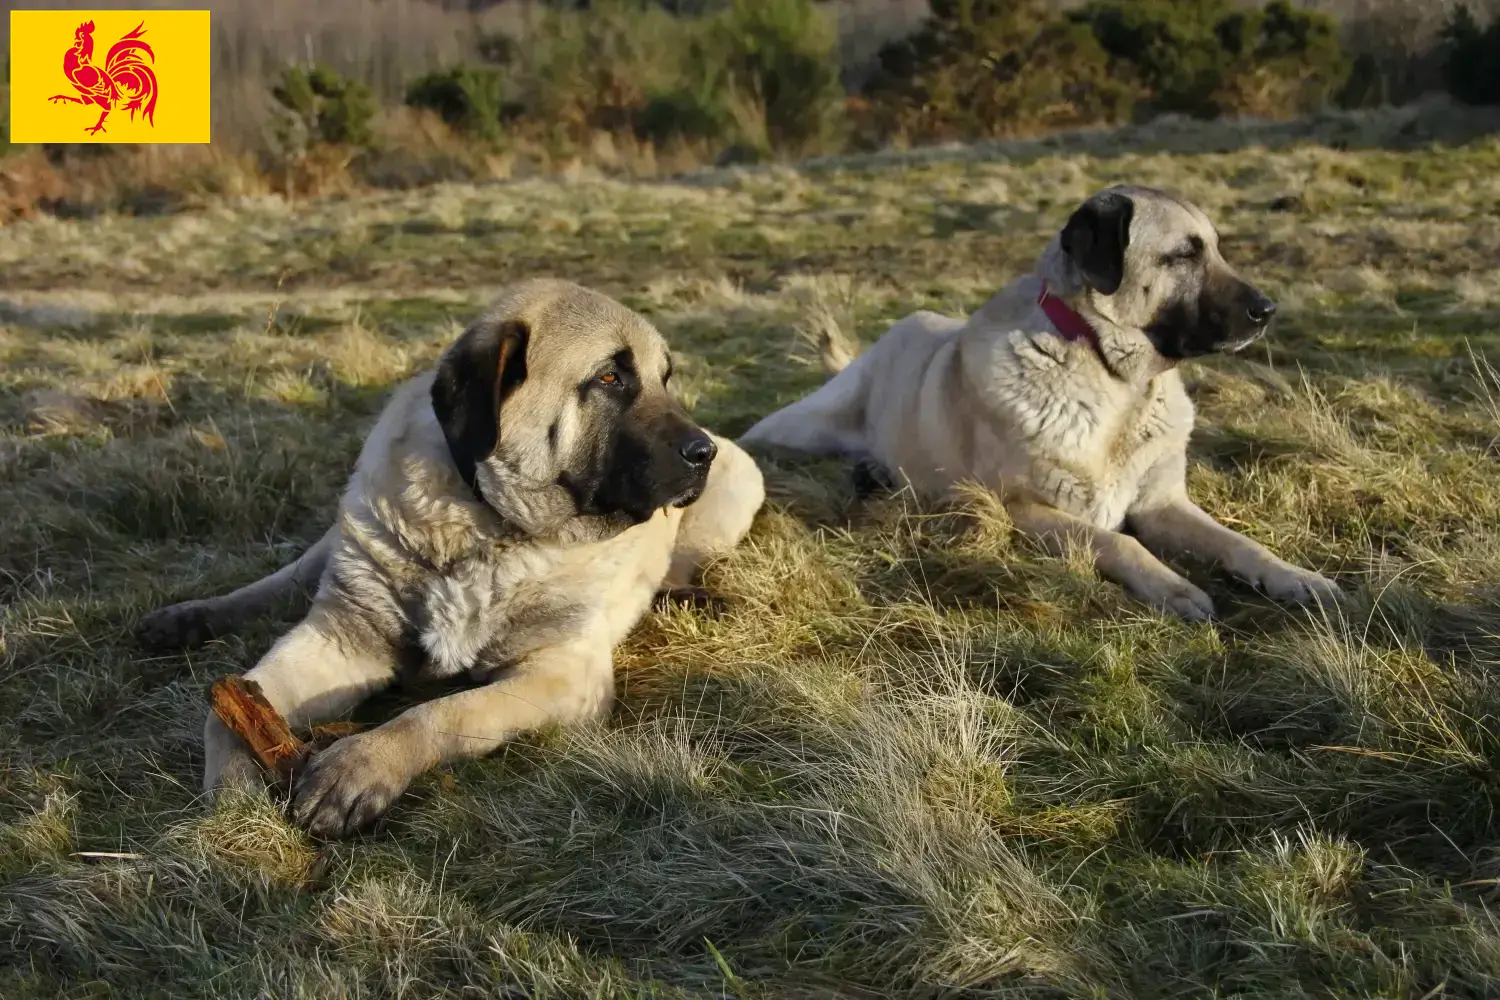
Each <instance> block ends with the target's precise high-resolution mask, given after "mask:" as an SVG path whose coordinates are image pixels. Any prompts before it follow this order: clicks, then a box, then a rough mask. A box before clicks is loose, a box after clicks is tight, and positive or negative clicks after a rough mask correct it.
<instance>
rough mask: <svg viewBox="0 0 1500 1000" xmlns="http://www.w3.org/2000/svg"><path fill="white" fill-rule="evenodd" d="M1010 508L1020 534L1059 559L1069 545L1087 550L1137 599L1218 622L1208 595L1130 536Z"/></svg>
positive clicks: (1042, 507)
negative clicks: (1214, 617) (1214, 618)
mask: <svg viewBox="0 0 1500 1000" xmlns="http://www.w3.org/2000/svg"><path fill="white" fill-rule="evenodd" d="M1005 506H1006V510H1007V511H1008V512H1009V513H1010V519H1011V521H1012V523H1014V524H1015V526H1016V529H1017V530H1018V531H1020V532H1021V533H1022V534H1024V535H1026V536H1028V537H1030V538H1032V539H1035V540H1036V541H1037V542H1039V543H1040V544H1041V545H1042V546H1043V547H1045V548H1046V549H1047V550H1048V551H1050V552H1052V553H1053V554H1054V555H1062V554H1063V553H1065V552H1066V550H1067V548H1068V546H1069V545H1084V546H1087V547H1088V549H1089V551H1090V552H1092V553H1093V556H1094V565H1095V566H1097V567H1098V569H1099V572H1100V573H1101V574H1103V575H1104V576H1105V577H1107V578H1108V579H1111V580H1114V581H1115V582H1116V583H1118V584H1120V585H1121V586H1123V587H1124V588H1125V589H1126V590H1127V591H1129V592H1130V593H1131V594H1132V595H1133V596H1134V597H1136V598H1137V599H1139V600H1141V601H1144V602H1146V603H1147V604H1149V605H1151V606H1152V607H1155V608H1161V609H1163V610H1165V611H1170V612H1171V613H1172V614H1175V615H1177V616H1178V617H1180V618H1185V619H1187V620H1188V621H1202V620H1204V619H1207V618H1212V617H1213V613H1214V603H1213V601H1212V600H1211V599H1210V598H1209V596H1208V595H1207V594H1205V593H1204V592H1203V591H1202V590H1199V589H1198V588H1197V587H1195V586H1193V584H1192V583H1190V582H1189V581H1187V580H1185V579H1183V577H1182V576H1181V575H1179V574H1178V573H1176V572H1174V571H1173V570H1172V569H1171V568H1170V567H1168V566H1166V565H1165V564H1163V563H1162V561H1161V560H1159V559H1157V558H1156V557H1155V556H1153V555H1152V554H1151V553H1150V552H1148V551H1146V548H1145V546H1143V545H1142V544H1141V543H1140V542H1138V541H1136V540H1135V539H1134V538H1131V537H1130V536H1129V535H1123V534H1121V533H1120V532H1118V531H1109V530H1108V529H1105V528H1096V527H1095V526H1094V525H1092V524H1089V523H1088V522H1087V521H1084V520H1082V519H1080V518H1077V517H1074V516H1073V515H1072V514H1069V513H1067V512H1066V511H1063V510H1059V509H1058V508H1056V507H1053V506H1050V505H1048V504H1043V503H1037V502H1035V501H1012V502H1010V503H1007V504H1006V505H1005Z"/></svg>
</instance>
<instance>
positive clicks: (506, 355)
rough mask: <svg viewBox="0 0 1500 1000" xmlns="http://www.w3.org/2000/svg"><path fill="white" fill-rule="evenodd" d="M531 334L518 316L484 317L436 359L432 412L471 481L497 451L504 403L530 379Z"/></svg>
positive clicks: (454, 458)
mask: <svg viewBox="0 0 1500 1000" xmlns="http://www.w3.org/2000/svg"><path fill="white" fill-rule="evenodd" d="M530 338H531V330H530V328H528V327H527V325H526V324H525V323H523V322H521V321H520V320H516V319H509V320H503V321H501V322H498V323H496V322H493V321H490V320H480V321H478V322H477V323H474V324H473V325H472V326H470V327H469V328H468V329H467V330H465V331H464V332H463V334H462V335H461V336H460V337H459V338H458V340H456V341H454V342H453V346H452V347H450V348H448V350H447V351H446V352H445V353H444V354H443V359H442V361H440V362H438V368H437V375H436V376H435V377H434V378H433V380H432V412H433V413H435V414H436V415H437V420H438V425H439V426H441V427H442V428H443V437H444V438H446V439H447V441H448V451H449V453H451V454H452V455H453V462H454V464H455V465H457V466H458V471H459V474H460V475H462V476H463V477H464V482H466V483H468V484H469V485H470V486H473V485H474V470H475V467H476V466H478V464H479V463H480V462H482V461H484V460H485V459H486V458H489V457H490V455H491V454H493V453H494V451H495V445H496V444H497V443H498V442H499V440H500V405H501V404H502V403H504V402H505V399H506V397H507V396H509V395H510V394H511V393H512V392H513V391H515V388H516V386H518V385H520V384H521V383H522V382H524V381H526V344H527V342H528V341H529V340H530Z"/></svg>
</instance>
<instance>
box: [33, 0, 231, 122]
mask: <svg viewBox="0 0 1500 1000" xmlns="http://www.w3.org/2000/svg"><path fill="white" fill-rule="evenodd" d="M208 76H209V33H208V11H206V10H13V11H11V12H10V141H11V142H207V141H208V137H209V128H208V122H209V80H208Z"/></svg>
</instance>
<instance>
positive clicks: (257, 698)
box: [208, 677, 308, 780]
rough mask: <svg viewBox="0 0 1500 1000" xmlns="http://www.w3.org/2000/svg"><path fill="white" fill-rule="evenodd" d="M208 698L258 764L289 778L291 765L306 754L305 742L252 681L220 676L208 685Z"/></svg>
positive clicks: (221, 718)
mask: <svg viewBox="0 0 1500 1000" xmlns="http://www.w3.org/2000/svg"><path fill="white" fill-rule="evenodd" d="M208 701H209V704H210V705H211V706H212V707H213V711H214V714H215V715H217V716H218V717H219V721H220V722H222V723H224V725H226V726H228V727H229V731H230V732H232V733H234V734H235V735H236V736H238V737H239V738H240V739H242V740H244V741H245V744H246V745H247V746H249V747H250V752H251V753H253V754H254V755H255V759H256V760H257V761H259V762H260V766H261V767H263V768H265V769H266V770H267V771H270V772H271V773H272V774H274V775H275V776H276V777H277V778H279V779H283V780H285V779H287V778H290V777H291V774H292V768H293V767H295V766H296V765H297V764H299V763H301V761H302V758H303V757H305V756H306V755H307V750H308V747H307V744H306V743H304V742H303V741H302V740H300V739H298V738H297V736H296V734H295V733H293V732H292V730H291V727H290V726H288V725H287V724H286V720H285V719H283V718H282V717H281V713H280V712H278V711H276V709H275V707H273V706H272V705H271V703H270V702H269V701H267V700H266V696H265V695H264V694H262V693H261V690H260V685H259V684H257V683H255V682H254V681H247V680H245V679H244V678H243V677H221V678H220V679H219V680H217V681H215V682H214V686H213V687H211V688H209V689H208Z"/></svg>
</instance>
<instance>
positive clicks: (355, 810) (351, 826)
mask: <svg viewBox="0 0 1500 1000" xmlns="http://www.w3.org/2000/svg"><path fill="white" fill-rule="evenodd" d="M410 783H411V773H410V771H409V770H408V769H407V767H406V765H405V764H404V762H403V761H402V760H401V759H400V757H399V755H398V754H396V753H394V752H393V748H392V747H391V746H390V744H389V742H388V741H386V740H384V739H382V738H381V736H380V735H379V734H378V733H377V732H370V733H360V734H358V735H355V736H346V737H344V738H343V739H341V740H339V741H338V742H337V743H335V744H333V746H331V747H329V748H328V749H327V750H324V751H323V752H322V753H320V754H318V755H317V756H316V757H314V758H313V759H312V761H311V763H309V764H308V765H307V769H306V770H305V771H303V772H302V774H301V775H300V776H299V777H298V778H297V783H296V787H295V789H294V791H293V793H292V816H293V818H294V819H295V820H296V821H297V823H298V825H300V826H301V827H302V828H303V829H305V830H307V832H308V833H311V834H312V835H313V836H315V837H324V838H328V839H333V838H337V837H347V836H349V835H351V834H353V833H354V832H356V831H357V830H359V829H361V828H363V827H366V826H369V825H370V824H371V823H373V822H375V821H376V820H377V819H379V818H380V817H381V816H383V815H385V812H386V810H387V809H389V808H390V807H391V804H392V803H393V802H395V801H396V799H398V798H400V796H401V793H402V792H404V791H405V790H406V786H407V785H408V784H410Z"/></svg>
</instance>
